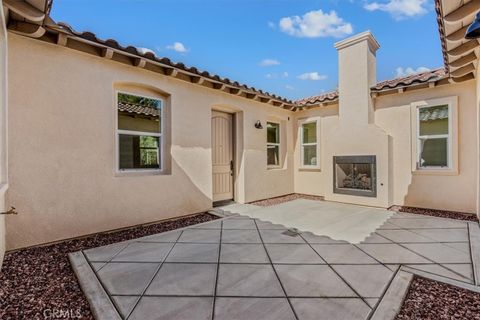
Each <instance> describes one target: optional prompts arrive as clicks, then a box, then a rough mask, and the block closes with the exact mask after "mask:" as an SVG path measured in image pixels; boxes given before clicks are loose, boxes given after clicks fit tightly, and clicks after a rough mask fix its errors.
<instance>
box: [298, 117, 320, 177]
mask: <svg viewBox="0 0 480 320" xmlns="http://www.w3.org/2000/svg"><path fill="white" fill-rule="evenodd" d="M310 123H315V125H316V127H315V130H316V132H315V136H316V142H315V143H304V142H303V138H304V137H303V126H304V125H306V124H310ZM298 126H299V130H300V165H299V166H298V167H299V169H316V170H319V169H320V168H321V161H320V159H321V158H320V119H318V118H307V119H301V120H299V121H298ZM312 145H315V146H316V148H315V150H316V157H317V164H315V165H306V164H305V162H304V160H305V158H304V157H305V152H304V149H305V148H304V147H305V146H312Z"/></svg>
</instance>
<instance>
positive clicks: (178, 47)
mask: <svg viewBox="0 0 480 320" xmlns="http://www.w3.org/2000/svg"><path fill="white" fill-rule="evenodd" d="M167 49H169V50H174V51H177V52H180V53H185V52H187V51H188V49H187V48H185V46H184V45H183V43H181V42H175V43H173V44H171V45H168V46H167Z"/></svg>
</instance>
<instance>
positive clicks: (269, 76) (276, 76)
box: [265, 71, 288, 79]
mask: <svg viewBox="0 0 480 320" xmlns="http://www.w3.org/2000/svg"><path fill="white" fill-rule="evenodd" d="M265 78H267V79H281V78H283V79H284V78H288V72H286V71H284V72H282V73H280V74H279V73H267V74H266V75H265Z"/></svg>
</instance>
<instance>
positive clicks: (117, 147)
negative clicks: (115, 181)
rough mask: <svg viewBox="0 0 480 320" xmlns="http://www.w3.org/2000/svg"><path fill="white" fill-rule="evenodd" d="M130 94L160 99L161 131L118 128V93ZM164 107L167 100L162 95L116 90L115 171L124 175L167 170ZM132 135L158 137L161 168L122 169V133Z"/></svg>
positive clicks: (157, 172) (159, 172)
mask: <svg viewBox="0 0 480 320" xmlns="http://www.w3.org/2000/svg"><path fill="white" fill-rule="evenodd" d="M119 93H123V94H128V95H133V96H137V97H144V98H148V99H153V100H158V101H160V122H159V126H160V132H158V133H157V132H146V131H133V130H123V129H119V128H118V94H119ZM164 109H165V100H164V99H163V98H160V97H155V96H149V95H146V94H143V93H136V92H132V91H125V90H115V173H116V174H119V175H122V174H135V173H137V174H138V173H140V174H143V173H146V174H161V173H164V172H165V167H164V157H165V142H164V136H165V135H164V130H165V124H164V121H165V117H164ZM121 134H123V135H131V136H150V137H158V142H159V148H158V150H159V152H160V157H159V168H158V169H156V168H139V169H121V168H120V135H121Z"/></svg>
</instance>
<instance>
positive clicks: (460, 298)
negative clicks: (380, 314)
mask: <svg viewBox="0 0 480 320" xmlns="http://www.w3.org/2000/svg"><path fill="white" fill-rule="evenodd" d="M396 319H397V320H406V319H409V320H411V319H472V320H474V319H475V320H478V319H480V293H475V292H472V291H469V290H465V289H462V288H458V287H454V286H451V285H448V284H445V283H441V282H437V281H433V280H429V279H425V278H422V277H418V276H416V277H415V278H414V279H413V281H412V283H411V285H410V288H409V290H408V293H407V296H406V298H405V301H404V303H403V306H402V309H401V310H400V312H399V313H398V315H397V317H396Z"/></svg>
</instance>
